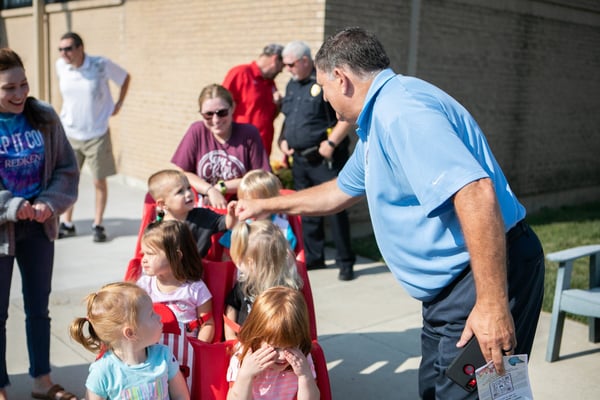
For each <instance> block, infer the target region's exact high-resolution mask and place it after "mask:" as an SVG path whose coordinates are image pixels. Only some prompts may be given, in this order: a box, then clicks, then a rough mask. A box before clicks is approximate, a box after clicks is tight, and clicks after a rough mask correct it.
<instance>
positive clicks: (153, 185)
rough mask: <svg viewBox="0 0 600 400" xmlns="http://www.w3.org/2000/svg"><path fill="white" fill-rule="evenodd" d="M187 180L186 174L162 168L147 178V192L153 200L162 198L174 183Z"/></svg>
mask: <svg viewBox="0 0 600 400" xmlns="http://www.w3.org/2000/svg"><path fill="white" fill-rule="evenodd" d="M179 182H188V178H187V176H185V174H184V173H183V172H181V171H179V170H176V169H163V170H160V171H158V172H155V173H153V174H152V175H150V178H148V193H150V196H152V198H153V199H154V200H158V199H160V198H163V197H164V196H165V194H166V191H167V190H168V189H170V188H171V187H172V186H173V185H174V183H179Z"/></svg>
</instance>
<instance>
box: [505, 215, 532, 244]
mask: <svg viewBox="0 0 600 400" xmlns="http://www.w3.org/2000/svg"><path fill="white" fill-rule="evenodd" d="M528 229H529V225H528V224H527V222H525V220H523V219H522V220H520V221H519V222H517V224H516V225H515V226H513V227H512V228H511V229H510V230H509V231H508V232H507V233H506V243H512V242H514V241H515V240H517V239H518V238H520V237H521V236H522V235H523V234H524V233H525V232H527V230H528Z"/></svg>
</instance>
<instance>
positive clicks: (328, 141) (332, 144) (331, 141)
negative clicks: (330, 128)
mask: <svg viewBox="0 0 600 400" xmlns="http://www.w3.org/2000/svg"><path fill="white" fill-rule="evenodd" d="M327 144H328V145H330V146H331V147H333V148H334V149H335V146H336V144H335V142H334V141H333V140H329V139H327Z"/></svg>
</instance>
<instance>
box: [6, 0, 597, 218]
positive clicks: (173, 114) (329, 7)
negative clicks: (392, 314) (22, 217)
mask: <svg viewBox="0 0 600 400" xmlns="http://www.w3.org/2000/svg"><path fill="white" fill-rule="evenodd" d="M412 3H413V1H410V0H372V1H369V2H365V1H362V0H360V1H359V0H296V1H291V0H281V1H276V0H261V1H251V0H228V1H225V2H223V1H205V0H196V1H187V0H171V1H164V0H127V1H118V0H87V1H73V2H70V3H67V5H57V4H54V5H48V6H46V11H47V12H48V15H47V18H46V23H45V31H46V35H47V49H46V51H47V52H48V54H49V55H50V56H49V59H48V60H47V64H48V71H47V73H48V76H49V85H50V101H51V102H52V104H53V105H54V106H55V107H56V108H59V107H60V103H61V100H60V95H59V93H58V89H57V82H56V78H55V74H54V61H55V59H56V57H58V54H57V52H56V47H57V45H58V39H59V37H60V35H61V34H62V33H64V32H65V31H67V30H73V31H76V32H79V33H80V34H81V35H82V36H83V38H84V41H85V46H86V51H87V52H88V53H90V54H101V55H105V56H108V57H110V58H111V59H113V60H114V61H116V62H117V63H119V64H121V65H122V66H124V67H125V68H126V69H127V70H128V71H129V72H130V73H131V75H132V82H131V86H130V91H129V95H128V98H127V101H126V104H125V106H124V108H123V109H122V112H121V114H120V115H118V116H117V117H115V118H113V119H112V120H111V130H112V132H113V137H114V141H115V155H116V158H117V161H118V167H119V172H120V173H121V174H122V175H123V176H126V177H129V178H132V180H133V181H134V182H137V183H138V184H142V185H143V184H145V180H146V178H147V176H148V175H149V174H151V173H152V172H154V171H155V170H157V169H159V168H163V167H166V166H169V165H170V164H169V159H170V157H171V155H172V153H173V151H174V149H175V147H176V146H177V144H178V143H179V140H180V139H181V137H182V136H183V134H184V133H185V131H186V129H187V127H188V126H189V124H190V123H192V122H193V121H195V120H196V119H198V114H197V110H198V105H197V96H198V94H199V92H200V90H201V88H202V87H203V86H205V85H207V84H209V83H213V82H221V81H222V79H223V77H224V75H225V73H226V71H227V70H228V69H229V68H230V67H231V66H233V65H236V64H239V63H246V62H250V61H251V60H253V59H254V58H256V56H257V55H258V54H259V52H260V50H261V49H262V47H263V46H264V45H265V44H267V43H270V42H279V43H282V44H285V43H287V42H288V41H290V40H296V39H301V40H305V41H307V42H308V43H309V44H310V45H311V47H312V49H313V51H316V50H317V49H318V47H319V46H320V44H321V43H322V41H323V38H324V37H325V36H328V35H330V34H333V33H334V32H335V31H337V30H338V29H340V28H342V27H345V26H350V25H361V26H363V27H365V28H367V29H369V30H371V31H374V32H375V33H376V34H377V35H378V36H379V38H380V39H381V41H382V42H383V44H384V46H385V47H386V50H387V51H388V53H389V55H390V58H391V60H392V66H393V68H394V69H395V70H396V71H397V72H400V73H406V72H407V65H408V57H409V56H408V54H409V43H410V21H411V6H412ZM420 3H421V5H420V7H421V9H420V14H419V18H420V19H419V25H418V47H417V51H416V53H415V54H416V59H415V60H413V61H415V65H416V75H417V76H419V77H422V78H424V79H426V80H429V81H431V82H432V83H434V84H436V85H438V86H440V87H441V88H443V89H444V90H446V91H447V92H449V93H450V94H451V95H453V96H454V97H455V98H457V99H458V100H459V101H460V102H462V103H463V104H464V105H465V106H466V107H467V108H468V109H469V110H470V111H471V112H472V113H473V115H474V116H475V118H476V119H477V120H478V122H479V123H480V125H481V126H482V128H483V129H484V131H485V132H486V133H487V136H488V139H489V141H490V144H491V146H492V149H493V150H494V152H495V154H496V157H497V158H498V160H499V162H500V163H501V165H502V166H503V169H504V170H505V172H506V174H507V175H508V177H509V180H510V182H511V184H512V186H513V189H514V190H515V191H516V192H517V194H518V195H519V196H520V197H521V199H522V200H524V202H525V203H526V205H527V206H528V207H529V208H530V209H536V208H539V207H542V206H557V205H560V204H569V203H577V202H583V201H589V200H592V199H598V198H600V157H598V155H597V154H598V152H599V151H600V135H598V130H599V128H598V126H600V116H599V115H600V113H598V111H597V110H598V109H600V96H599V95H598V93H600V74H599V72H598V71H600V68H599V67H600V65H599V64H600V57H599V53H598V50H597V49H598V48H599V47H600V29H598V28H599V27H600V6H598V5H597V2H596V1H592V0H579V1H567V0H564V1H561V0H553V1H539V0H521V1H514V0H496V1H494V2H489V1H484V0H426V1H421V2H420ZM62 7H66V10H65V9H63V8H62ZM1 16H2V18H0V35H2V36H3V37H0V43H3V44H8V45H9V46H11V47H14V48H15V50H17V51H18V52H19V53H20V54H22V55H24V59H25V62H26V64H27V68H28V71H31V70H32V67H30V66H31V65H33V58H34V57H35V51H34V49H33V43H32V40H31V39H28V35H23V32H30V31H31V25H32V18H31V13H30V12H29V14H28V13H27V10H8V11H2V12H1ZM30 79H31V78H30ZM288 79H289V75H288V74H287V73H285V72H284V73H282V74H280V76H279V77H278V79H277V83H278V85H279V87H280V89H281V90H282V91H283V90H284V89H285V84H286V82H287V80H288ZM31 80H32V86H34V85H35V84H36V81H35V79H31ZM280 124H281V118H279V119H278V120H277V121H276V127H277V128H279V126H280ZM278 154H279V153H278V152H277V151H274V157H278V156H279V155H278ZM364 210H365V209H364V205H359V206H358V207H355V209H353V215H354V217H355V219H364V218H366V213H365V211H364Z"/></svg>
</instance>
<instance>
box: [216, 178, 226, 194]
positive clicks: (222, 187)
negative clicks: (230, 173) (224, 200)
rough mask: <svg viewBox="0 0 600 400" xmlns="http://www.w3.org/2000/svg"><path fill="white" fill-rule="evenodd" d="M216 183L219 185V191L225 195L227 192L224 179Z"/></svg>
mask: <svg viewBox="0 0 600 400" xmlns="http://www.w3.org/2000/svg"><path fill="white" fill-rule="evenodd" d="M217 185H218V186H219V191H220V192H221V194H222V195H225V193H227V186H225V181H218V182H217Z"/></svg>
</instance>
